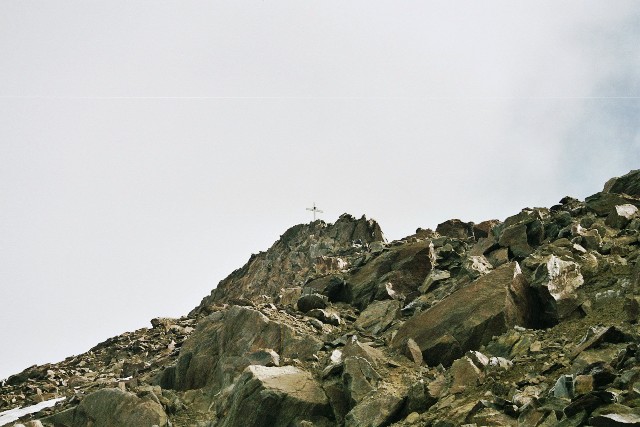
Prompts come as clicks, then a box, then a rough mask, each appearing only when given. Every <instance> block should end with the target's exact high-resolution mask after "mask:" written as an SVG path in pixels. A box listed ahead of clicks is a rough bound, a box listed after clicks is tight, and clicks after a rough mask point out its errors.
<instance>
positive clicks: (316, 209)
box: [307, 202, 324, 221]
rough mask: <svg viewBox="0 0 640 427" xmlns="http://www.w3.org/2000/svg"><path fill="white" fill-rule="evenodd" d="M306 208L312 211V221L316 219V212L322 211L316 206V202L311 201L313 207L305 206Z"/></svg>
mask: <svg viewBox="0 0 640 427" xmlns="http://www.w3.org/2000/svg"><path fill="white" fill-rule="evenodd" d="M307 210H308V211H311V212H313V220H314V221H315V220H316V213H324V212H322V211H321V210H320V209H318V208H317V206H316V202H313V207H312V208H307Z"/></svg>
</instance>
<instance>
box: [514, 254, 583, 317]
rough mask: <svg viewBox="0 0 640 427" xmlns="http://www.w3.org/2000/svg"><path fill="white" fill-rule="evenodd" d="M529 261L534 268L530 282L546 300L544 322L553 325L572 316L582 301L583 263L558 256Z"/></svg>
mask: <svg viewBox="0 0 640 427" xmlns="http://www.w3.org/2000/svg"><path fill="white" fill-rule="evenodd" d="M526 264H527V266H528V267H530V268H532V269H535V272H534V275H533V278H532V279H531V280H530V283H531V287H532V288H533V289H535V290H536V291H537V293H538V295H539V297H540V299H541V301H542V302H543V308H544V313H543V318H542V322H543V323H544V324H546V325H553V324H556V323H558V322H560V321H562V320H565V319H568V318H570V317H572V316H573V315H574V312H575V311H576V310H578V308H579V307H580V305H581V304H582V302H583V297H582V294H581V293H580V292H579V291H580V288H581V287H582V285H583V284H584V278H583V277H582V274H581V272H580V266H579V265H578V264H577V263H575V262H573V261H568V260H565V259H562V258H559V257H557V256H555V255H548V256H545V257H539V258H530V259H528V260H527V262H526Z"/></svg>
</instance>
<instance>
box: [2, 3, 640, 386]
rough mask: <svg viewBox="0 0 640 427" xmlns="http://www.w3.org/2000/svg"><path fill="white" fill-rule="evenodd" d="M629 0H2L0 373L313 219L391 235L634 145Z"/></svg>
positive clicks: (575, 176)
mask: <svg viewBox="0 0 640 427" xmlns="http://www.w3.org/2000/svg"><path fill="white" fill-rule="evenodd" d="M638 46H640V3H638V2H637V1H635V0H629V1H620V0H606V1H604V0H602V1H585V0H580V1H562V2H558V1H540V0H535V1H517V0H516V1H514V0H505V1H483V2H477V1H451V0H448V1H424V0H421V1H372V0H366V1H344V0H341V1H331V0H323V1H300V0H295V1H293V0H291V1H273V0H260V1H237V0H236V1H232V2H231V1H228V2H221V1H209V0H207V1H193V0H180V1H158V0H153V1H139V0H134V1H131V0H127V1H122V0H109V1H91V0H89V1H88V0H65V1H45V0H32V1H28V0H0V58H1V59H0V309H1V311H0V324H2V325H3V326H2V328H0V348H1V351H0V378H3V377H6V376H8V375H9V374H12V373H16V372H17V371H19V370H21V369H23V368H25V367H27V366H28V365H31V364H34V363H44V362H53V361H58V360H60V359H62V358H64V357H65V356H69V355H72V354H77V353H80V352H83V351H85V350H87V349H88V348H89V347H91V346H93V345H94V344H96V343H98V342H99V341H102V340H104V339H106V338H108V337H110V336H113V335H116V334H119V333H121V332H124V331H126V330H133V329H136V328H139V327H142V326H147V325H148V320H149V319H151V318H152V317H155V316H161V315H165V316H180V315H183V314H186V313H187V312H188V311H189V310H190V309H191V308H193V307H194V306H195V305H197V304H198V303H199V301H200V299H201V298H202V297H203V296H204V295H206V294H208V293H209V291H210V290H211V289H212V288H213V287H214V286H215V285H216V284H217V282H218V281H219V280H221V279H222V278H224V277H225V276H226V275H227V274H228V273H230V272H231V271H232V270H233V269H235V268H238V267H240V266H241V265H242V264H243V263H244V262H246V261H247V259H248V258H249V256H250V255H251V253H252V252H258V251H260V250H265V249H267V248H268V247H269V246H270V245H271V244H272V243H273V241H274V240H276V239H277V238H278V237H279V235H280V234H282V233H283V232H284V231H285V230H286V229H287V228H288V227H290V226H292V225H295V224H297V223H300V222H307V221H309V220H311V214H310V213H309V212H307V211H305V208H307V207H310V206H311V204H312V203H313V202H314V201H315V202H316V203H317V204H318V206H319V207H320V208H322V209H323V210H324V211H325V214H323V215H322V216H321V217H322V218H323V219H325V220H327V221H330V222H333V221H335V220H336V219H337V217H338V216H339V215H340V214H342V213H343V212H349V213H351V214H354V215H356V216H360V215H362V214H366V215H367V216H370V217H373V218H375V219H377V220H378V221H379V222H380V224H381V226H382V228H383V230H384V231H385V233H386V235H387V237H388V238H389V239H397V238H400V237H403V236H405V235H408V234H411V233H413V232H414V231H415V229H416V228H417V227H431V228H434V227H435V226H436V225H437V224H438V223H439V222H442V221H444V220H446V219H449V218H453V217H458V218H461V219H463V220H473V221H481V220H484V219H489V218H499V219H504V218H505V217H506V216H508V215H511V214H514V213H516V212H518V211H519V210H520V209H521V208H523V207H525V206H550V205H552V204H554V203H556V202H557V201H558V200H559V199H560V198H561V197H563V196H565V195H573V196H577V197H580V198H584V197H585V196H587V195H589V194H592V193H594V192H596V191H599V190H600V189H601V188H602V185H603V184H604V182H605V180H606V179H607V178H609V177H611V176H616V175H622V174H624V173H626V172H628V171H629V170H630V169H633V168H638V167H640V133H639V131H640V126H639V123H640V121H639V120H638V118H639V113H640V100H639V99H638V98H637V97H638V96H640V74H638V70H639V69H640V50H639V49H638Z"/></svg>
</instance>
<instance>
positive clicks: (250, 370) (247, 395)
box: [216, 365, 333, 427]
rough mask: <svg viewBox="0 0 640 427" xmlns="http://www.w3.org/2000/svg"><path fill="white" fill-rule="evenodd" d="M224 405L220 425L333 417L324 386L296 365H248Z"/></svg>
mask: <svg viewBox="0 0 640 427" xmlns="http://www.w3.org/2000/svg"><path fill="white" fill-rule="evenodd" d="M220 406H221V408H220V410H219V412H218V414H219V415H221V418H220V421H219V424H216V425H218V426H220V427H244V426H254V427H288V426H291V425H300V424H296V423H300V422H302V421H304V420H308V421H311V422H313V421H314V420H317V419H324V420H326V421H329V419H330V418H333V412H332V410H331V407H330V406H329V401H328V399H327V396H326V395H325V393H324V391H323V390H322V388H321V387H320V386H319V385H318V383H317V382H316V381H315V379H314V378H313V377H312V376H311V374H309V373H308V372H305V371H303V370H301V369H298V368H296V367H293V366H282V367H266V366H257V365H250V366H248V367H247V368H246V369H245V371H244V372H243V374H242V375H241V376H240V377H239V378H238V379H237V381H236V382H235V383H234V384H233V389H232V390H230V391H229V396H228V400H227V401H225V402H223V403H222V404H221V405H220Z"/></svg>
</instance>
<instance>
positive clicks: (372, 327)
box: [353, 300, 402, 335]
mask: <svg viewBox="0 0 640 427" xmlns="http://www.w3.org/2000/svg"><path fill="white" fill-rule="evenodd" d="M401 308H402V304H401V303H400V301H396V300H383V301H374V302H373V303H371V304H370V305H369V306H368V307H367V308H366V309H365V310H364V311H363V312H362V313H360V316H358V319H357V320H356V321H355V323H354V325H353V327H354V328H355V329H356V330H358V331H364V332H368V333H370V334H373V335H378V334H380V333H381V332H384V331H386V330H387V329H388V328H389V326H391V324H392V323H393V321H394V320H396V319H397V318H398V317H400V309H401Z"/></svg>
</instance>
